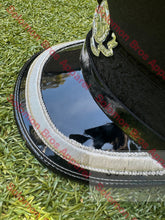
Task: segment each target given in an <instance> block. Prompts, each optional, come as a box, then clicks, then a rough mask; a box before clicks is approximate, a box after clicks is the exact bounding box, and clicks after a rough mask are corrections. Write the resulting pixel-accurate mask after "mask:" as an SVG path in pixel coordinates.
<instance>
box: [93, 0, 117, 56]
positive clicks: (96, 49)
mask: <svg viewBox="0 0 165 220" xmlns="http://www.w3.org/2000/svg"><path fill="white" fill-rule="evenodd" d="M109 33H110V14H109V8H108V3H107V0H103V1H102V3H101V5H98V6H97V8H96V11H95V14H94V20H93V29H92V37H91V40H90V45H91V50H92V52H93V54H94V55H95V56H99V54H100V52H102V53H103V54H104V56H106V57H110V56H113V48H115V47H116V46H117V45H118V43H117V42H116V35H115V34H114V33H112V35H111V37H112V40H110V41H108V43H107V45H105V46H104V45H103V43H104V41H105V40H106V38H107V36H108V35H109ZM96 43H98V45H96Z"/></svg>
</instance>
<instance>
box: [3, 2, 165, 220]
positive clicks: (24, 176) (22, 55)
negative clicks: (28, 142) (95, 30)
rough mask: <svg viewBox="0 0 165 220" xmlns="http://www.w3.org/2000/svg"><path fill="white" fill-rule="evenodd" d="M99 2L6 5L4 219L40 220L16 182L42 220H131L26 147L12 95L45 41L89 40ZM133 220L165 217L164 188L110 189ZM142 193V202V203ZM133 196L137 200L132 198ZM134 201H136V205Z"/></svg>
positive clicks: (95, 192)
mask: <svg viewBox="0 0 165 220" xmlns="http://www.w3.org/2000/svg"><path fill="white" fill-rule="evenodd" d="M10 5H13V6H14V7H15V11H16V12H17V13H18V15H21V14H22V18H23V19H24V20H25V22H26V23H28V24H29V25H30V26H31V27H32V28H33V29H34V30H35V31H36V33H37V34H39V35H40V36H41V39H40V40H38V41H36V39H34V38H33V37H32V36H30V34H29V33H28V32H27V31H25V29H24V28H23V27H22V26H21V25H20V24H18V22H17V21H16V20H15V19H14V18H13V17H12V16H11V15H10V14H9V13H7V11H6V9H7V8H8V7H9V6H10ZM95 6H96V1H94V0H86V1H85V0H81V1H80V0H79V1H78V0H74V1H73V0H70V1H67V0H50V1H44V0H24V1H20V0H14V1H7V0H3V2H2V3H1V4H0V18H1V22H0V30H1V34H0V51H1V54H0V82H1V83H0V88H1V89H0V101H1V105H0V219H2V220H18V219H21V220H22V219H23V220H26V219H35V217H34V214H32V213H30V211H29V209H28V208H27V207H26V206H25V205H23V204H22V203H21V202H20V201H19V200H18V199H17V198H15V197H14V196H13V195H12V193H11V192H10V191H9V190H7V188H6V187H7V186H8V185H9V184H10V183H11V182H12V183H13V184H14V185H15V186H16V190H17V191H18V192H22V196H23V197H24V198H25V199H26V200H27V201H28V202H29V203H30V204H31V207H33V208H35V210H37V211H38V212H39V213H40V214H41V216H40V218H39V219H41V220H42V219H44V218H48V219H51V220H53V219H58V220H60V219H67V220H80V219H81V220H84V219H92V220H102V219H107V220H110V219H112V220H113V219H125V218H124V217H123V216H122V215H121V214H120V213H119V212H118V210H117V209H116V208H115V207H114V206H113V205H111V204H110V203H108V201H107V200H106V199H105V198H104V197H103V196H102V195H101V194H99V192H97V191H96V190H94V187H92V186H88V185H84V184H80V183H78V182H76V181H73V180H69V179H67V178H64V177H62V176H61V175H59V174H56V173H52V172H51V171H49V170H48V169H47V168H45V167H44V166H42V165H41V164H40V163H39V162H38V161H37V160H36V159H35V157H34V156H33V155H32V154H31V153H30V151H29V150H28V149H27V148H26V146H25V142H24V141H23V140H22V138H21V136H20V134H19V132H18V129H17V126H16V123H15V120H14V116H13V109H12V106H11V105H10V103H9V102H8V101H7V99H6V98H7V97H8V96H9V95H10V94H11V93H13V89H14V85H15V81H16V79H17V76H18V73H19V70H20V69H21V67H22V66H23V64H24V63H25V62H26V61H27V60H28V59H29V58H30V57H31V56H32V55H33V54H34V53H36V52H38V51H40V50H42V47H41V43H42V42H43V41H44V40H47V41H48V42H50V44H51V45H55V44H58V43H62V42H67V41H72V40H78V39H83V38H85V36H86V34H87V32H88V31H89V29H90V27H91V23H92V19H93V12H94V9H95ZM109 190H110V191H111V192H112V195H113V198H114V199H115V200H117V201H118V202H119V203H120V207H122V208H124V209H125V210H126V211H127V212H128V213H129V216H130V217H129V218H128V219H131V218H133V217H136V218H137V219H142V220H143V219H149V220H151V219H165V216H164V212H165V209H164V206H165V202H164V201H165V199H164V198H165V197H164V194H162V191H161V190H159V189H156V188H155V189H153V190H152V195H153V194H154V195H155V198H154V199H151V198H150V196H151V193H150V191H151V190H150V189H146V190H141V192H138V191H137V192H136V190H130V192H132V195H131V194H130V193H129V196H128V192H129V190H127V189H124V190H123V189H122V190H120V189H109ZM139 195H140V196H141V198H143V197H144V198H143V199H142V201H139ZM130 197H131V198H130ZM133 200H134V201H133Z"/></svg>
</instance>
